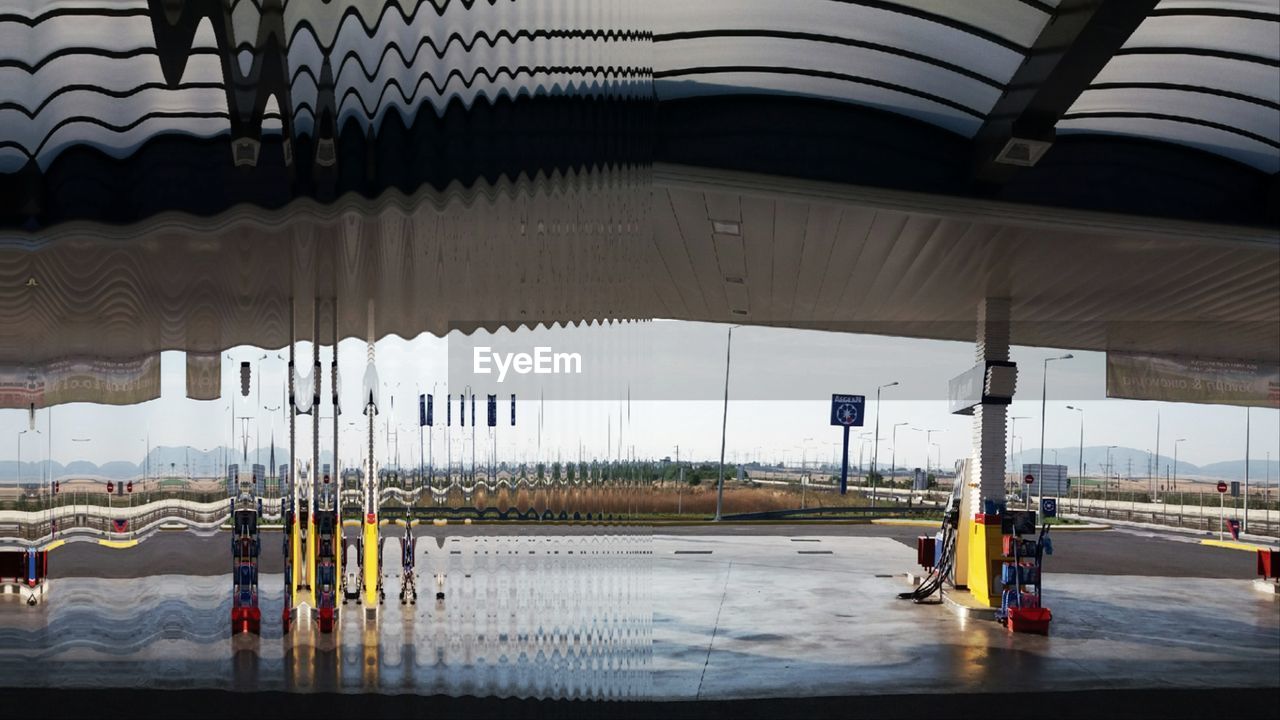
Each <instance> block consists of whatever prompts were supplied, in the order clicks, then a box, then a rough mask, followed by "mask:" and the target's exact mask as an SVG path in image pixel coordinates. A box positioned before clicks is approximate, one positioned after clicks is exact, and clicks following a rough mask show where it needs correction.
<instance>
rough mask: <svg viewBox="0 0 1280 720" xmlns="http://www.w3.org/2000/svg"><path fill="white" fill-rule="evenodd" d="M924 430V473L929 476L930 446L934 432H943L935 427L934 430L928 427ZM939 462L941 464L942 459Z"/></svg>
mask: <svg viewBox="0 0 1280 720" xmlns="http://www.w3.org/2000/svg"><path fill="white" fill-rule="evenodd" d="M917 429H919V428H917ZM923 432H924V474H925V475H926V476H928V475H929V448H930V447H931V446H932V445H933V434H934V433H936V432H942V431H941V430H937V429H933V430H928V429H926V430H924V431H923ZM938 464H939V465H941V464H942V461H941V460H939V461H938Z"/></svg>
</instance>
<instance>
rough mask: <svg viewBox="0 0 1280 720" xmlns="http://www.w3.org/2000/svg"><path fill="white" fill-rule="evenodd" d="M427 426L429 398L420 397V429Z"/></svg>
mask: <svg viewBox="0 0 1280 720" xmlns="http://www.w3.org/2000/svg"><path fill="white" fill-rule="evenodd" d="M426 424H427V396H426V395H419V396H418V427H422V426H424V425H426Z"/></svg>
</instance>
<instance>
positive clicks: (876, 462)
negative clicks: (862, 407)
mask: <svg viewBox="0 0 1280 720" xmlns="http://www.w3.org/2000/svg"><path fill="white" fill-rule="evenodd" d="M897 384H898V381H897V380H894V381H893V382H891V383H885V384H884V385H881V386H879V387H877V388H876V429H875V439H874V441H873V444H872V446H871V506H872V507H875V504H876V483H877V481H878V478H879V475H880V391H881V390H883V389H885V388H888V387H894V386H895V385H897Z"/></svg>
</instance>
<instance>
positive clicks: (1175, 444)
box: [1165, 438, 1187, 490]
mask: <svg viewBox="0 0 1280 720" xmlns="http://www.w3.org/2000/svg"><path fill="white" fill-rule="evenodd" d="M1186 441H1187V439H1186V438H1178V439H1177V440H1174V441H1173V483H1172V485H1173V489H1175V490H1176V489H1177V487H1178V443H1183V442H1186ZM1165 489H1166V490H1168V489H1169V488H1165Z"/></svg>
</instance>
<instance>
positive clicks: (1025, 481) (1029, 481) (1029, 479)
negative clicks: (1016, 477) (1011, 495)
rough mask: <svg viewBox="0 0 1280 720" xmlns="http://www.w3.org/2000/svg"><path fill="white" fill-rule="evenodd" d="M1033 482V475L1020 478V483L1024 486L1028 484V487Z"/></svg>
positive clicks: (1034, 478) (1034, 477) (1034, 479)
mask: <svg viewBox="0 0 1280 720" xmlns="http://www.w3.org/2000/svg"><path fill="white" fill-rule="evenodd" d="M1035 481H1036V476H1035V475H1028V476H1026V477H1024V478H1022V482H1024V483H1026V484H1028V485H1030V484H1032V483H1034V482H1035Z"/></svg>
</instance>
